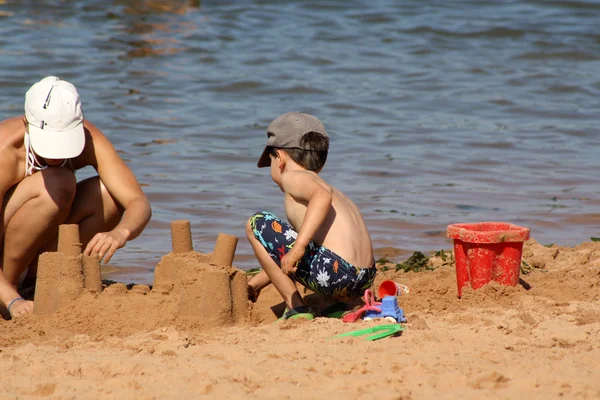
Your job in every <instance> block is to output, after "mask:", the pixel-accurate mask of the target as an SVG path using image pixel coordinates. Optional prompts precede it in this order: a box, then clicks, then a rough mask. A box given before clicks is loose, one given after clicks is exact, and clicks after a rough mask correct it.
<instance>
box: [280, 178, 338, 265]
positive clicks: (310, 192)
mask: <svg viewBox="0 0 600 400" xmlns="http://www.w3.org/2000/svg"><path fill="white" fill-rule="evenodd" d="M281 183H282V188H283V191H284V192H285V194H286V195H289V196H292V197H293V198H294V200H296V201H299V202H304V203H306V204H307V206H306V213H305V214H304V219H303V220H302V225H301V226H300V230H299V232H298V237H297V238H296V242H295V243H294V246H293V247H292V249H291V250H290V251H289V252H288V253H287V254H286V255H285V256H284V257H283V258H282V259H281V270H282V271H283V272H284V273H286V274H289V273H291V272H295V271H296V269H297V267H296V263H297V262H298V261H299V260H300V259H301V258H302V256H304V252H305V251H306V247H307V246H308V243H309V242H310V240H311V239H312V238H313V236H314V235H315V233H316V232H317V230H318V229H319V228H320V227H321V225H323V222H325V218H327V214H328V213H329V209H330V207H331V200H332V192H333V190H332V189H331V187H330V186H323V185H322V184H321V183H320V182H319V181H317V179H315V177H314V176H312V174H310V173H308V172H302V171H293V172H288V173H286V174H284V176H283V177H282V181H281Z"/></svg>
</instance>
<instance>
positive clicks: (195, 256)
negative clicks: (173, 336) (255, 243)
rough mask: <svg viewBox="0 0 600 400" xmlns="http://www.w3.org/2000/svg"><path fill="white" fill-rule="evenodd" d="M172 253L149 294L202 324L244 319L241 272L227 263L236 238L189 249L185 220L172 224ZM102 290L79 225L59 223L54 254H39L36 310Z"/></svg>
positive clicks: (224, 237)
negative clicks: (201, 249)
mask: <svg viewBox="0 0 600 400" xmlns="http://www.w3.org/2000/svg"><path fill="white" fill-rule="evenodd" d="M171 241H172V252H170V253H168V254H166V255H165V256H163V257H162V258H161V260H160V262H159V263H158V265H157V266H156V269H155V272H154V284H153V286H152V290H151V292H150V294H151V295H154V296H169V297H170V298H171V299H172V300H174V301H176V302H177V314H178V316H181V317H184V318H192V319H194V318H198V319H199V321H202V325H204V326H223V325H229V324H233V323H236V322H240V321H243V320H244V319H245V318H246V314H247V311H248V290H247V279H246V273H245V272H244V271H242V270H239V269H237V268H234V267H233V266H232V263H233V258H234V255H235V250H236V247H237V241H238V239H237V237H235V236H231V235H228V234H224V233H220V234H219V235H218V237H217V240H216V243H215V247H214V250H213V252H212V253H200V252H196V251H194V249H193V245H192V233H191V229H190V222H189V221H187V220H178V221H173V222H172V223H171ZM86 291H88V292H97V293H100V292H102V281H101V277H100V262H99V259H98V257H97V256H85V255H83V254H82V248H81V242H80V239H79V226H78V225H61V226H60V227H59V242H58V249H57V252H47V253H44V254H42V255H41V256H40V258H39V263H38V273H37V282H36V289H35V298H34V313H35V314H51V313H53V312H54V311H56V310H58V309H59V308H61V307H63V306H65V305H68V304H70V303H72V302H73V301H75V300H76V299H77V298H78V297H79V296H81V295H82V294H83V293H84V292H86Z"/></svg>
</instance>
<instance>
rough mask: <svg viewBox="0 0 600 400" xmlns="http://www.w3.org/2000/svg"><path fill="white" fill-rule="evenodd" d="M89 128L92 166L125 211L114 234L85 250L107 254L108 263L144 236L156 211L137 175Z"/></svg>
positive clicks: (95, 239)
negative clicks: (122, 248) (143, 232)
mask: <svg viewBox="0 0 600 400" xmlns="http://www.w3.org/2000/svg"><path fill="white" fill-rule="evenodd" d="M86 126H87V127H89V128H90V133H91V135H92V138H93V151H94V154H93V156H92V158H93V160H92V162H91V164H92V165H93V166H94V168H95V169H96V171H98V176H99V177H100V180H101V181H102V183H103V184H104V186H106V188H107V189H108V192H109V193H110V195H111V196H112V197H113V198H114V199H115V201H116V202H117V203H118V204H119V205H120V206H122V207H123V208H124V209H125V212H124V214H123V218H122V219H121V221H120V222H119V224H118V225H117V226H116V227H115V228H114V229H113V230H112V231H110V232H101V233H98V234H96V235H95V236H94V237H93V238H92V240H90V242H89V243H88V245H87V246H86V248H85V250H84V254H86V255H89V254H91V253H97V254H98V255H99V256H100V259H102V258H103V257H104V255H106V258H105V260H104V262H105V263H107V262H108V261H109V260H110V259H111V257H112V256H113V254H114V253H115V251H116V250H117V249H119V248H121V247H123V246H124V245H125V243H126V242H127V241H128V240H132V239H135V238H136V237H138V236H139V235H140V234H141V233H142V231H143V230H144V228H145V227H146V225H147V224H148V221H150V217H151V216H152V209H151V207H150V203H149V202H148V199H147V198H146V195H145V194H144V192H143V191H142V188H141V187H140V185H139V183H138V181H137V179H136V177H135V176H134V174H133V172H132V171H131V170H130V169H129V167H128V166H127V165H126V164H125V162H124V161H123V160H122V159H121V157H119V154H118V153H117V151H116V150H115V148H114V147H113V145H112V144H111V143H110V141H109V140H108V138H107V137H106V136H104V134H103V133H102V132H100V130H99V129H98V128H96V127H95V126H94V125H92V124H91V123H89V122H87V121H86Z"/></svg>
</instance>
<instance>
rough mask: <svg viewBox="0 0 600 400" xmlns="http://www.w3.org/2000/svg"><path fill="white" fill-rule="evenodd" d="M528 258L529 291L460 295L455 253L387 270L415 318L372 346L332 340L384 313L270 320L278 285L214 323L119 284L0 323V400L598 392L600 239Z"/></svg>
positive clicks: (529, 250) (527, 250) (278, 307)
mask: <svg viewBox="0 0 600 400" xmlns="http://www.w3.org/2000/svg"><path fill="white" fill-rule="evenodd" d="M383 255H385V254H383ZM388 258H389V255H388ZM523 260H524V261H525V262H526V263H527V265H528V266H529V268H528V271H527V272H528V273H527V274H522V275H521V278H522V284H521V285H519V286H516V287H507V286H501V285H499V284H497V283H490V284H488V285H486V286H484V287H483V288H481V289H479V290H477V291H473V290H471V289H468V288H466V289H464V290H463V297H462V298H460V299H459V298H457V288H456V276H455V272H454V265H453V263H452V262H450V261H449V258H446V261H444V260H442V259H441V258H440V257H432V258H431V259H430V262H431V267H432V268H433V269H431V270H425V271H421V272H402V271H395V268H394V265H395V263H390V264H388V265H387V266H388V267H389V269H388V270H387V271H384V272H380V273H378V277H377V280H376V286H378V284H379V282H381V281H382V280H383V279H393V280H395V281H397V282H400V283H402V284H405V285H407V286H408V287H409V288H410V293H409V294H403V295H401V296H400V297H398V301H399V305H400V307H402V309H403V310H404V312H405V314H406V316H407V318H408V322H407V323H406V324H404V326H405V327H406V329H405V330H404V331H403V332H402V333H401V334H400V335H397V336H395V337H387V338H384V339H381V340H377V341H367V340H365V339H364V338H360V337H357V338H335V339H331V338H332V336H334V335H336V334H340V333H344V332H348V331H351V330H355V329H359V328H364V327H369V326H374V325H377V324H378V323H381V322H377V320H373V321H368V322H362V321H359V322H357V323H354V324H349V323H343V322H342V321H340V320H336V319H331V318H316V319H315V320H313V321H305V320H290V321H285V322H277V323H273V322H274V321H275V320H276V318H277V316H278V315H279V314H280V313H281V311H282V309H283V305H282V304H281V300H280V298H279V296H278V294H277V292H276V291H275V290H274V289H273V288H272V287H269V288H267V289H265V290H264V291H263V292H262V293H261V296H260V298H259V300H258V302H256V303H254V304H252V306H251V310H250V313H249V316H248V318H247V320H246V321H245V322H244V323H239V324H236V325H233V326H226V327H219V328H212V327H210V326H204V325H203V324H202V323H201V322H198V321H197V320H190V319H185V318H181V317H177V316H176V313H175V310H176V304H175V303H174V301H172V299H171V298H170V297H169V296H167V295H164V294H159V293H154V292H152V291H149V290H148V287H147V286H139V285H138V286H135V287H133V288H127V287H126V286H125V285H124V284H113V285H110V286H109V287H108V288H106V289H105V290H104V291H103V292H102V293H101V294H98V293H96V294H94V293H84V295H82V296H81V297H80V298H79V299H77V300H76V301H75V302H74V303H72V304H71V305H68V306H66V307H63V308H62V309H60V310H58V311H56V312H55V313H53V314H51V315H31V316H26V317H23V318H19V319H16V320H12V321H0V370H1V371H2V376H1V378H0V381H1V384H0V398H2V399H37V398H43V397H48V398H52V399H75V398H77V399H80V398H103V399H112V398H115V399H116V398H119V399H123V398H136V399H181V398H202V397H207V398H228V399H237V398H240V399H242V398H244V399H246V398H249V399H254V398H257V399H286V398H290V399H317V398H319V399H320V398H327V397H330V398H346V399H372V398H377V399H380V400H381V399H421V398H461V399H482V398H506V399H508V398H511V399H512V398H528V399H538V398H539V399H547V398H581V399H597V398H600V379H598V377H599V376H600V243H596V242H590V243H584V244H582V245H580V246H577V247H574V248H565V247H560V246H556V245H553V246H551V247H545V246H542V245H540V244H538V243H537V242H536V241H535V240H533V239H530V240H529V241H527V242H526V243H525V247H524V250H523ZM380 267H381V266H380ZM307 297H309V298H310V297H311V296H310V295H308V296H307ZM313 297H314V296H313Z"/></svg>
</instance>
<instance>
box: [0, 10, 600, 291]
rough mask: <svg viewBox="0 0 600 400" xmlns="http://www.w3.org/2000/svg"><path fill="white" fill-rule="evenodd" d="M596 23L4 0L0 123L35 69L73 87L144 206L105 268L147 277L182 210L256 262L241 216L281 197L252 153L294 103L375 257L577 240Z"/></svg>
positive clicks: (454, 13) (594, 200) (595, 200)
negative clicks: (362, 224) (474, 242)
mask: <svg viewBox="0 0 600 400" xmlns="http://www.w3.org/2000/svg"><path fill="white" fill-rule="evenodd" d="M598 21H600V3H598V2H591V1H541V0H539V1H494V2H484V1H476V0H469V1H467V0H465V1H453V2H447V1H423V0H419V1H403V2H397V1H378V2H371V1H366V0H365V1H344V2H342V1H287V2H279V1H264V0H263V1H204V2H201V3H200V2H194V1H190V2H185V1H162V2H158V1H85V2H78V1H66V0H65V1H45V2H37V1H10V0H0V68H1V70H0V71H1V72H0V87H2V91H1V92H0V119H4V118H8V117H10V116H14V115H19V114H21V113H22V112H23V101H24V94H25V92H26V90H27V89H28V88H29V86H31V84H33V83H34V82H36V81H38V80H39V79H41V78H42V77H44V76H46V75H57V76H60V77H62V78H64V79H67V80H70V81H71V82H73V83H74V84H75V85H76V86H77V87H78V89H79V92H80V94H81V95H82V101H83V106H84V112H85V116H86V118H87V119H89V120H90V121H92V122H93V123H94V124H96V125H97V126H98V127H100V128H101V129H102V130H103V131H104V133H105V134H106V135H107V136H108V137H109V138H110V139H111V140H112V142H113V143H114V145H115V147H116V148H117V149H118V150H119V151H120V152H121V155H122V157H123V158H124V159H125V160H126V162H127V163H128V165H129V166H130V167H131V168H132V170H133V171H134V172H135V174H136V175H137V177H138V179H139V181H140V183H141V184H142V185H143V187H144V190H145V192H146V193H147V195H148V197H149V199H150V201H151V203H152V207H153V211H154V216H153V219H152V221H151V222H150V224H149V225H148V227H147V229H146V230H145V231H144V233H143V234H142V235H141V236H140V237H139V238H138V239H136V240H134V241H132V242H129V243H128V245H127V246H126V247H125V248H124V249H121V250H120V251H119V252H118V253H117V255H116V256H115V257H114V258H113V261H111V266H110V267H108V268H107V269H106V270H105V273H106V275H107V277H111V276H113V277H116V278H117V279H123V280H126V281H128V280H135V281H138V282H148V283H149V282H151V281H152V268H153V267H154V266H155V265H156V263H157V262H158V261H159V259H160V257H161V256H162V255H163V254H165V253H167V252H168V251H170V233H169V224H170V222H171V221H172V220H176V219H189V220H190V221H191V224H192V231H193V237H194V247H195V249H196V250H199V251H204V252H209V251H212V248H213V245H214V241H215V239H216V236H217V234H218V233H219V232H225V233H229V234H232V235H236V236H238V237H239V238H240V242H239V244H238V249H237V253H236V259H235V264H236V265H237V266H240V267H242V268H252V267H256V266H257V265H256V263H255V261H254V260H253V257H252V253H251V249H250V246H249V244H248V243H247V241H246V239H245V231H244V227H245V222H246V220H247V218H248V217H249V216H250V215H251V214H252V213H253V212H255V211H258V210H261V209H268V210H271V211H273V212H275V213H276V214H279V215H283V207H282V196H281V193H280V192H279V189H278V188H277V187H276V186H275V184H274V183H273V182H272V181H271V180H270V177H269V175H268V170H265V169H258V168H256V167H255V166H256V162H257V160H258V157H259V156H260V154H261V151H262V149H263V146H264V142H265V141H266V134H265V129H266V126H267V125H268V123H269V122H270V121H271V120H272V119H274V118H275V117H277V116H278V115H280V114H282V113H284V112H287V111H292V110H298V111H304V112H308V113H312V114H314V115H316V116H317V117H319V118H320V119H321V120H322V121H323V122H324V123H325V126H326V127H327V129H328V131H329V132H330V135H331V152H330V156H329V159H328V162H327V165H326V167H325V169H324V171H323V173H322V175H323V177H324V178H325V179H327V180H329V181H330V182H331V183H333V184H334V185H336V186H337V187H338V188H339V189H340V190H342V191H343V192H345V193H346V194H347V195H349V196H350V197H351V198H352V199H354V200H355V201H356V203H357V204H358V205H359V207H360V208H361V210H362V211H363V213H364V216H365V219H366V221H367V224H368V226H369V229H370V231H371V234H372V237H373V242H374V246H375V248H376V249H377V253H378V255H386V254H388V255H398V254H403V255H406V254H409V253H410V252H411V251H415V250H419V251H424V252H427V251H431V250H438V249H441V248H449V247H450V246H451V242H450V241H449V239H447V238H445V230H446V227H447V225H448V224H451V223H458V222H477V221H505V222H511V223H515V224H518V225H522V226H527V227H529V228H530V229H531V232H532V236H533V237H534V238H535V239H536V240H538V241H539V242H541V243H544V244H549V243H557V244H561V245H569V246H571V245H575V244H578V243H581V242H582V241H587V240H589V239H590V237H592V236H600V196H599V194H600V174H599V173H598V162H597V160H598V154H599V153H598V145H597V143H598V139H599V136H600V132H599V126H600V72H599V71H600V28H599V26H600V25H599V24H598ZM91 173H93V171H89V170H84V171H82V173H80V174H78V176H79V177H80V178H84V177H86V176H89V175H90V174H91Z"/></svg>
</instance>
